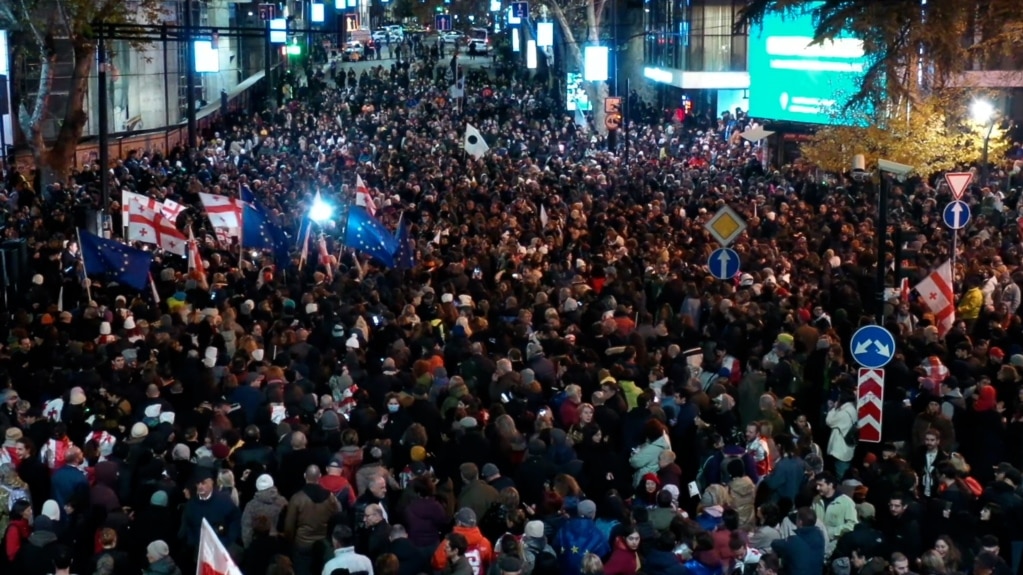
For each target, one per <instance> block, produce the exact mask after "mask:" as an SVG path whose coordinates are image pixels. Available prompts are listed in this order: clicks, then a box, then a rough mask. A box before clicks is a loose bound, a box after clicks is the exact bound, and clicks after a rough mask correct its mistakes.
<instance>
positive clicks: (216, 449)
mask: <svg viewBox="0 0 1023 575" xmlns="http://www.w3.org/2000/svg"><path fill="white" fill-rule="evenodd" d="M210 451H212V452H213V458H214V459H227V456H229V455H231V448H230V447H228V446H227V445H225V444H223V443H215V444H214V445H213V448H212V449H210Z"/></svg>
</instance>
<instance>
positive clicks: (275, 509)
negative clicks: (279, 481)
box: [242, 487, 288, 547]
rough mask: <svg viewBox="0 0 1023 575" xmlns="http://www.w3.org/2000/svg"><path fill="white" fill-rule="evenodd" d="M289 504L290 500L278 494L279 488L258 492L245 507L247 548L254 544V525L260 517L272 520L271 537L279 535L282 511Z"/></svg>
mask: <svg viewBox="0 0 1023 575" xmlns="http://www.w3.org/2000/svg"><path fill="white" fill-rule="evenodd" d="M287 504H288V500H287V499H285V498H284V497H282V496H281V494H280V493H278V492H277V487H270V488H269V489H264V490H263V491H257V492H256V495H255V496H254V497H253V498H252V501H249V502H248V504H246V505H245V511H243V512H242V543H243V544H244V545H245V546H246V547H248V546H249V544H250V543H252V523H253V521H254V520H255V518H256V517H258V516H260V515H263V516H265V517H266V518H267V519H269V520H270V535H272V536H276V535H278V532H277V524H278V520H279V519H280V515H281V511H283V510H284V507H285V506H287Z"/></svg>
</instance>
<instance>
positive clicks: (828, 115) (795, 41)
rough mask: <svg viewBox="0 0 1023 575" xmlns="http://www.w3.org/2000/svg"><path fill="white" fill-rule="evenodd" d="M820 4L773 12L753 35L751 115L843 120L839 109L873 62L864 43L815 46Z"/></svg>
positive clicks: (839, 41) (823, 121) (838, 41)
mask: <svg viewBox="0 0 1023 575" xmlns="http://www.w3.org/2000/svg"><path fill="white" fill-rule="evenodd" d="M813 8H814V6H810V7H809V8H807V9H806V10H805V11H804V12H803V13H802V14H795V13H788V14H786V13H771V14H768V15H767V16H765V17H764V20H763V22H762V23H761V24H760V25H759V26H754V27H753V28H752V29H751V30H750V36H749V76H750V88H749V114H750V115H751V116H753V117H755V118H764V119H769V120H782V121H790V122H804V123H809V124H836V123H838V124H840V123H843V122H842V121H841V120H840V119H838V118H836V117H835V114H836V113H837V112H840V111H841V108H842V107H843V106H844V105H845V104H846V103H847V102H848V101H849V98H850V97H851V96H853V95H854V94H855V93H856V92H858V91H859V86H860V81H861V80H862V79H863V75H864V73H865V72H866V69H867V67H868V65H869V63H868V61H867V56H866V54H865V53H864V51H863V42H862V40H858V39H856V38H850V37H841V38H835V39H834V40H830V41H825V42H823V43H821V44H813V36H814V17H813V15H812V13H811V11H812V10H813Z"/></svg>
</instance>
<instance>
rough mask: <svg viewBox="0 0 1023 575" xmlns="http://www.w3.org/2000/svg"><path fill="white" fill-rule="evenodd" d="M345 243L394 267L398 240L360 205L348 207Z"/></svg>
mask: <svg viewBox="0 0 1023 575" xmlns="http://www.w3.org/2000/svg"><path fill="white" fill-rule="evenodd" d="M345 245H346V246H348V247H350V248H355V249H357V250H359V251H360V252H363V253H366V254H369V255H370V256H373V257H374V258H376V259H378V260H380V262H381V263H383V264H384V265H385V266H387V267H389V268H390V267H394V253H395V252H397V251H398V241H397V240H395V239H394V235H393V234H391V232H390V231H389V230H388V229H387V228H386V227H384V224H382V223H380V221H379V220H377V219H376V218H374V217H373V216H371V215H370V214H369V212H368V211H366V208H364V207H362V206H351V207H349V208H348V225H347V226H346V227H345Z"/></svg>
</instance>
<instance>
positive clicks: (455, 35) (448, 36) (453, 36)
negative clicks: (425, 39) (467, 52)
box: [440, 32, 465, 44]
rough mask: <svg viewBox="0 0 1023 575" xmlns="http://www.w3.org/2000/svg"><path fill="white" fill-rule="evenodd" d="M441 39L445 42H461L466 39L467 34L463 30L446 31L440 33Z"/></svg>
mask: <svg viewBox="0 0 1023 575" xmlns="http://www.w3.org/2000/svg"><path fill="white" fill-rule="evenodd" d="M440 41H441V42H444V43H445V44H459V43H461V42H463V41H465V34H462V33H461V32H444V33H442V34H441V35H440Z"/></svg>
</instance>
